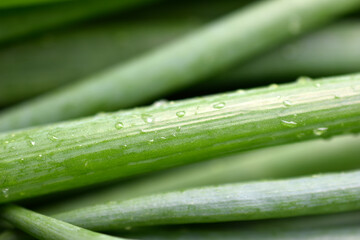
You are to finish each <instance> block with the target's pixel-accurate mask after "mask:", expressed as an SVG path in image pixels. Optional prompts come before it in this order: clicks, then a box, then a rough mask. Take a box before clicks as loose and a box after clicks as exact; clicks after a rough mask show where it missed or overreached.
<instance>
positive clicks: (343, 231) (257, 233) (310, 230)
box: [121, 211, 360, 240]
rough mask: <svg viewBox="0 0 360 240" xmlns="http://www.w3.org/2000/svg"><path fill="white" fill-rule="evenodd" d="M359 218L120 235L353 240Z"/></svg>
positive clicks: (221, 225)
mask: <svg viewBox="0 0 360 240" xmlns="http://www.w3.org/2000/svg"><path fill="white" fill-rule="evenodd" d="M359 216H360V214H359V212H358V211H357V212H350V213H341V214H326V215H319V216H311V217H297V218H291V219H290V218H287V219H279V220H273V219H272V220H264V221H251V222H231V223H217V224H201V225H200V224H196V225H195V224H194V225H187V226H181V225H180V226H172V227H166V228H165V227H162V228H160V227H158V228H155V227H152V228H147V229H141V230H138V229H134V230H133V231H125V232H121V234H123V235H124V234H125V236H130V237H134V238H138V239H146V240H147V239H157V240H162V239H175V240H185V239H186V240H200V239H207V240H208V239H210V240H214V239H218V240H220V239H224V240H231V239H234V240H238V239H242V240H250V239H251V240H254V239H256V240H275V239H276V240H285V239H286V240H289V239H295V240H305V239H306V240H319V239H327V240H339V239H343V240H344V239H346V240H355V239H358V238H359V237H360V229H359V221H360V219H359Z"/></svg>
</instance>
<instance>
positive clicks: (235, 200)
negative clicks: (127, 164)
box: [54, 171, 360, 230]
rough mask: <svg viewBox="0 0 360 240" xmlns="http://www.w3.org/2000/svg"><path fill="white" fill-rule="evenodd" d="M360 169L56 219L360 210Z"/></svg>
mask: <svg viewBox="0 0 360 240" xmlns="http://www.w3.org/2000/svg"><path fill="white" fill-rule="evenodd" d="M359 181H360V171H355V172H349V173H337V174H327V175H319V176H312V177H303V178H298V179H289V180H277V181H266V182H253V183H245V184H228V185H220V186H217V187H204V188H198V189H196V188H195V189H190V190H184V191H179V192H169V193H164V194H158V195H151V196H146V197H140V198H135V199H132V200H127V201H123V202H110V203H107V204H102V205H95V206H92V207H86V208H82V209H77V210H74V211H70V212H67V213H62V214H57V215H55V216H54V217H55V218H57V219H61V220H63V221H66V222H69V223H72V224H74V225H77V226H82V227H86V228H89V229H94V230H118V229H121V228H129V227H134V226H151V225H169V224H183V223H209V222H227V221H240V220H255V219H269V218H283V217H293V216H304V215H313V214H324V213H336V212H344V211H350V210H359V209H360V186H359Z"/></svg>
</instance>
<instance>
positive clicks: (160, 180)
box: [37, 136, 360, 214]
mask: <svg viewBox="0 0 360 240" xmlns="http://www.w3.org/2000/svg"><path fill="white" fill-rule="evenodd" d="M359 146H360V137H354V136H344V137H336V138H335V139H331V140H314V141H306V142H301V143H296V144H291V145H285V146H278V147H271V148H267V149H260V150H254V151H251V152H246V153H241V154H236V155H231V156H228V157H222V158H218V159H214V160H209V161H203V162H199V163H194V164H190V165H186V166H182V167H179V168H175V169H171V170H167V171H163V172H156V173H154V174H153V175H150V176H145V177H142V178H140V179H136V180H133V181H127V182H125V183H118V184H113V185H111V186H109V187H102V188H96V189H95V190H93V191H90V192H85V193H81V194H78V195H71V198H68V199H65V200H63V199H62V200H60V201H57V202H55V203H52V204H50V205H45V206H41V207H40V210H37V211H40V212H43V213H45V214H54V213H60V212H63V211H68V210H73V209H76V208H81V207H86V206H90V205H95V204H101V203H106V202H109V201H114V200H116V201H120V200H127V199H130V198H134V197H139V196H143V195H149V194H154V193H160V192H166V191H174V190H180V189H186V188H192V187H200V186H206V185H215V184H224V183H235V182H240V181H242V182H244V181H249V180H268V179H276V178H286V177H294V176H301V175H309V174H315V173H325V172H336V171H345V170H351V169H359V168H360V159H359V156H360V148H359Z"/></svg>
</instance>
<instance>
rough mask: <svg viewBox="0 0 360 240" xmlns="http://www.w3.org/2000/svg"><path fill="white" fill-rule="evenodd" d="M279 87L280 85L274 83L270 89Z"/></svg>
mask: <svg viewBox="0 0 360 240" xmlns="http://www.w3.org/2000/svg"><path fill="white" fill-rule="evenodd" d="M278 87H279V85H277V84H276V83H273V84H270V85H269V88H272V89H276V88H278Z"/></svg>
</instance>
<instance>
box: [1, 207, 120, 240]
mask: <svg viewBox="0 0 360 240" xmlns="http://www.w3.org/2000/svg"><path fill="white" fill-rule="evenodd" d="M0 217H1V218H3V219H5V220H7V221H9V223H11V224H13V225H14V226H16V227H17V228H19V229H21V230H23V231H25V232H27V233H28V234H30V235H32V236H34V237H36V238H37V239H41V240H68V239H73V240H116V239H117V240H121V239H123V238H118V237H111V236H108V235H104V234H100V233H96V232H92V231H89V230H87V229H82V228H79V227H77V226H73V225H71V224H69V223H65V222H62V221H59V220H57V219H54V218H51V217H47V216H44V215H41V214H38V213H36V212H33V211H30V210H27V209H25V208H22V207H19V206H16V205H6V206H2V207H1V208H0ZM10 236H11V235H10ZM6 237H7V236H6ZM11 237H12V236H11Z"/></svg>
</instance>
